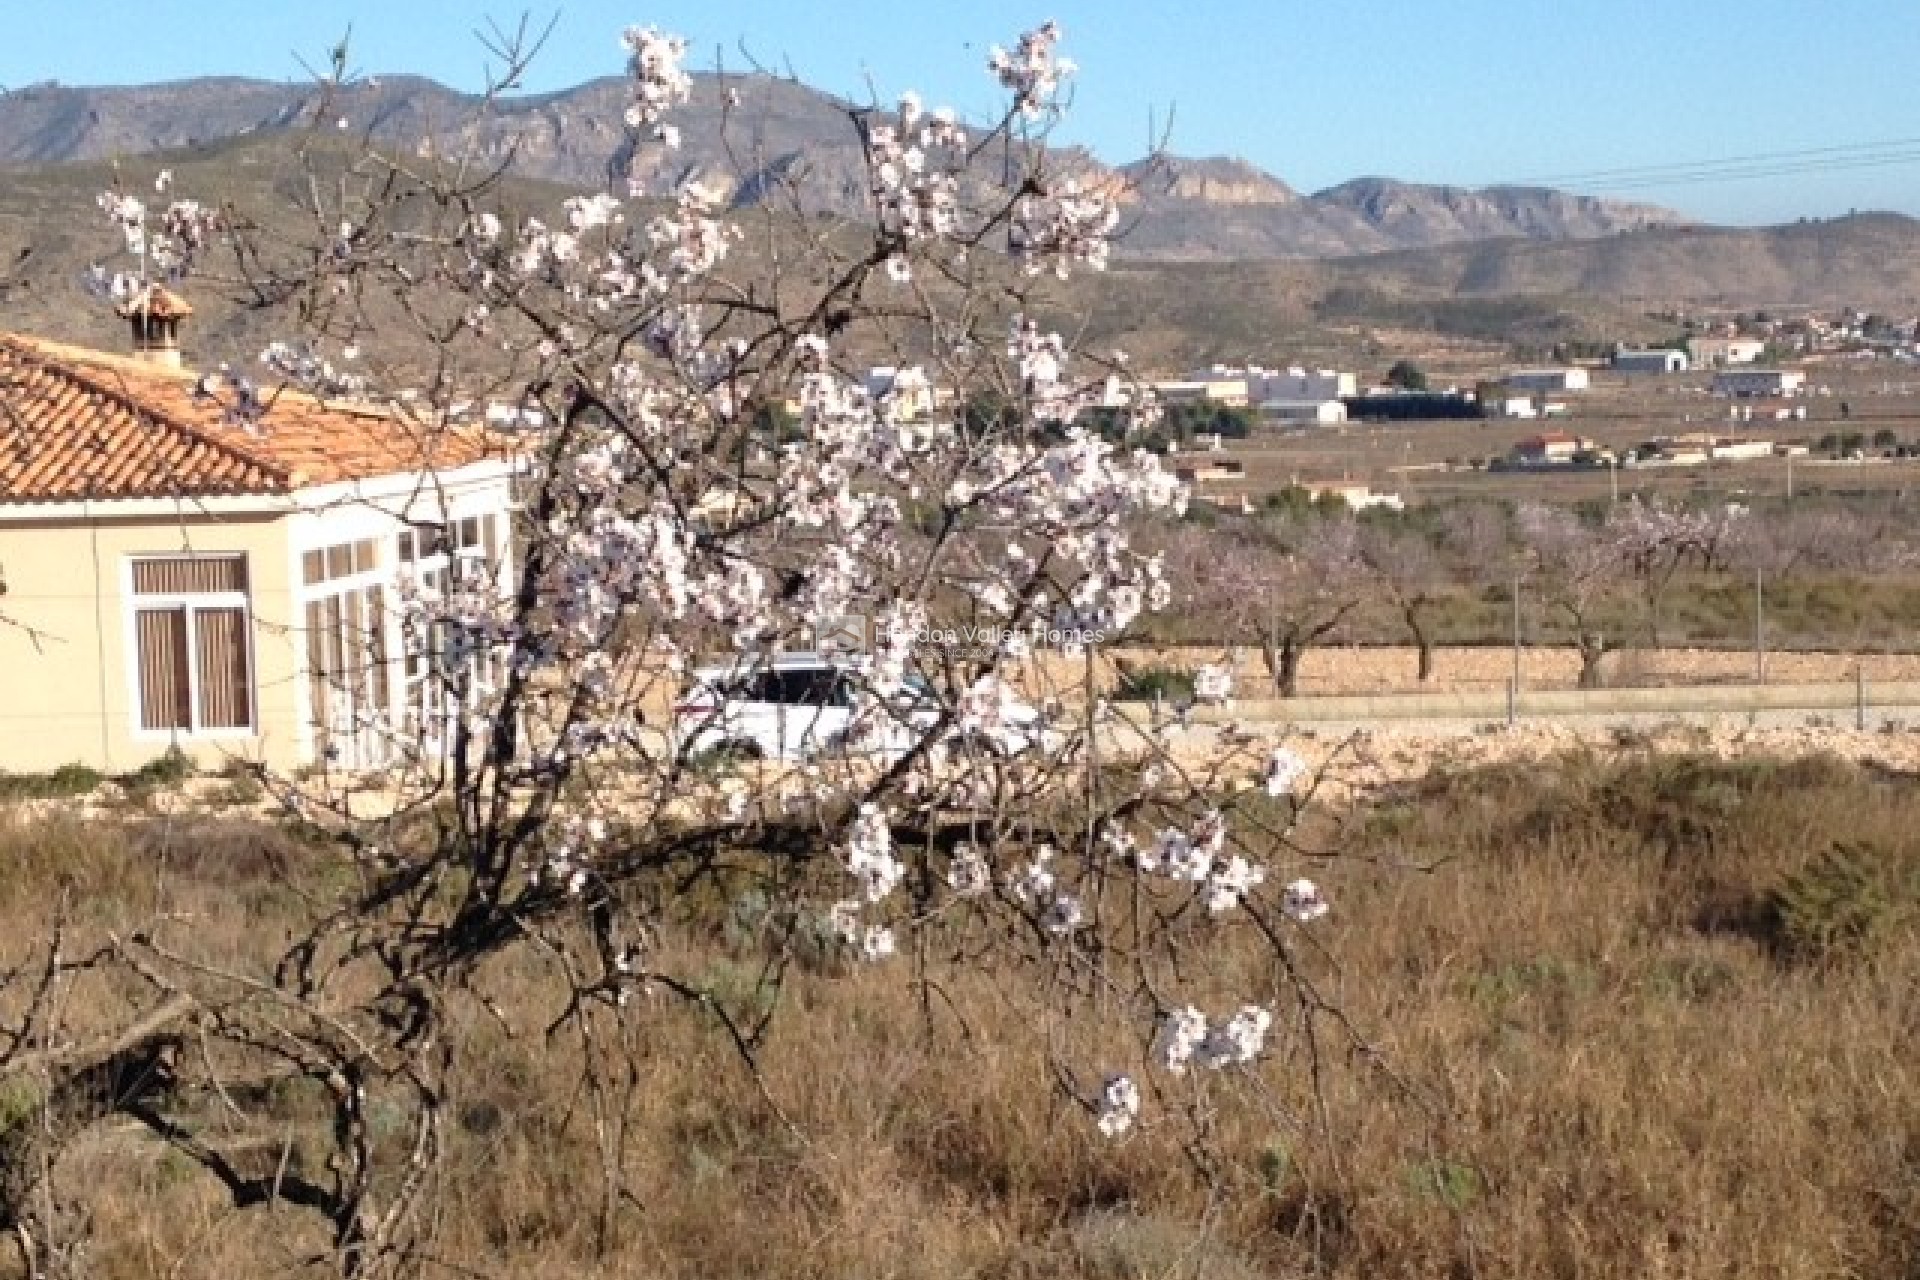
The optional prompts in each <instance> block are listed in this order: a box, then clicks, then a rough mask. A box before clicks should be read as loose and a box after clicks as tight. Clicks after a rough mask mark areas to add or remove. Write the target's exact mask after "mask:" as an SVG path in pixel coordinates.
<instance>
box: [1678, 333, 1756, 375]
mask: <svg viewBox="0 0 1920 1280" xmlns="http://www.w3.org/2000/svg"><path fill="white" fill-rule="evenodd" d="M1766 349H1767V344H1766V343H1764V342H1762V341H1760V339H1758V338H1689V339H1687V354H1688V355H1690V356H1692V357H1693V363H1694V364H1695V365H1696V366H1697V367H1699V368H1702V369H1725V368H1727V367H1728V366H1729V365H1736V364H1752V363H1753V362H1754V361H1755V360H1758V359H1759V358H1760V357H1761V355H1762V354H1764V353H1765V351H1766Z"/></svg>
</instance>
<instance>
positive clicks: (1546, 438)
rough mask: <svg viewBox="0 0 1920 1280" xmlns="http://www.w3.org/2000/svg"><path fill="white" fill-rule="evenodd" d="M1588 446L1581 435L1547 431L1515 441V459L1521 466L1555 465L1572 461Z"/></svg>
mask: <svg viewBox="0 0 1920 1280" xmlns="http://www.w3.org/2000/svg"><path fill="white" fill-rule="evenodd" d="M1586 447H1587V442H1586V441H1585V440H1582V439H1581V438H1580V437H1579V436H1575V435H1569V434H1568V433H1567V432H1565V431H1546V432H1542V433H1541V434H1540V435H1537V436H1528V437H1527V438H1526V439H1524V440H1516V441H1514V444H1513V459H1514V461H1516V462H1518V463H1519V464H1520V465H1521V466H1528V467H1541V466H1553V465H1556V464H1565V463H1570V462H1572V461H1573V458H1574V455H1575V454H1577V453H1579V452H1580V451H1581V450H1582V449H1584V448H1586Z"/></svg>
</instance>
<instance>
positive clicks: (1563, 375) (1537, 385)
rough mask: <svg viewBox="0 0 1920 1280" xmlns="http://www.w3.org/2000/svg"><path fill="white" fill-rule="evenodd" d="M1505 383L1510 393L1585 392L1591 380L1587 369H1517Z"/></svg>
mask: <svg viewBox="0 0 1920 1280" xmlns="http://www.w3.org/2000/svg"><path fill="white" fill-rule="evenodd" d="M1503 381H1505V382H1506V384H1507V389H1508V390H1509V391H1585V390H1586V389H1587V384H1588V382H1589V381H1590V379H1589V378H1588V376H1587V371H1586V370H1585V369H1582V368H1579V367H1578V366H1574V367H1571V368H1566V369H1516V370H1515V371H1514V372H1512V373H1510V374H1508V375H1507V376H1506V378H1505V379H1503Z"/></svg>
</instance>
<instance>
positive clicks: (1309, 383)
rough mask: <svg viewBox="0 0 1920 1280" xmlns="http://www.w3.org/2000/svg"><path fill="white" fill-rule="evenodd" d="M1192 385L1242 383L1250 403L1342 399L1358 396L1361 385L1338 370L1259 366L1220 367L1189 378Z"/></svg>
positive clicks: (1218, 365)
mask: <svg viewBox="0 0 1920 1280" xmlns="http://www.w3.org/2000/svg"><path fill="white" fill-rule="evenodd" d="M1189 381H1192V382H1236V381H1237V382H1239V383H1241V384H1242V385H1243V386H1245V388H1246V392H1247V402H1248V403H1249V404H1263V403H1265V402H1266V401H1268V400H1302V401H1304V400H1340V399H1344V398H1346V397H1348V396H1353V395H1358V394H1359V392H1360V384H1359V380H1358V378H1356V377H1355V376H1354V375H1353V374H1351V373H1342V372H1340V371H1339V370H1337V369H1313V370H1308V369H1302V368H1300V367H1299V366H1297V365H1296V366H1294V367H1292V368H1288V369H1266V368H1262V367H1261V366H1260V365H1257V364H1250V365H1248V366H1246V367H1245V368H1238V367H1234V366H1231V365H1224V364H1216V365H1211V366H1209V367H1208V368H1205V369H1199V370H1196V371H1194V372H1193V373H1192V374H1190V375H1189Z"/></svg>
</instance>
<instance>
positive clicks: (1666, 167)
mask: <svg viewBox="0 0 1920 1280" xmlns="http://www.w3.org/2000/svg"><path fill="white" fill-rule="evenodd" d="M1913 147H1920V138H1891V139H1888V140H1886V141H1883V142H1850V143H1845V144H1842V145H1839V146H1828V147H1805V148H1801V149H1799V150H1796V151H1756V152H1753V153H1751V154H1749V155H1742V156H1722V157H1719V158H1711V157H1709V158H1706V159H1700V160H1674V161H1668V162H1665V163H1662V164H1638V165H1624V166H1621V167H1618V168H1613V169H1585V170H1581V171H1579V172H1577V173H1554V174H1548V175H1547V176H1545V177H1542V178H1534V179H1531V181H1533V182H1537V183H1541V184H1548V183H1557V182H1569V183H1572V182H1585V181H1588V180H1596V179H1608V180H1611V179H1614V178H1640V177H1650V176H1652V175H1654V174H1657V173H1665V172H1670V171H1675V170H1678V171H1682V172H1692V171H1697V170H1705V169H1710V168H1715V167H1719V166H1726V165H1733V166H1746V165H1755V164H1772V163H1775V162H1777V161H1788V160H1802V159H1806V158H1809V157H1815V156H1840V155H1842V154H1843V153H1847V152H1867V153H1869V154H1870V153H1872V152H1876V151H1890V150H1905V149H1907V148H1913Z"/></svg>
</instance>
